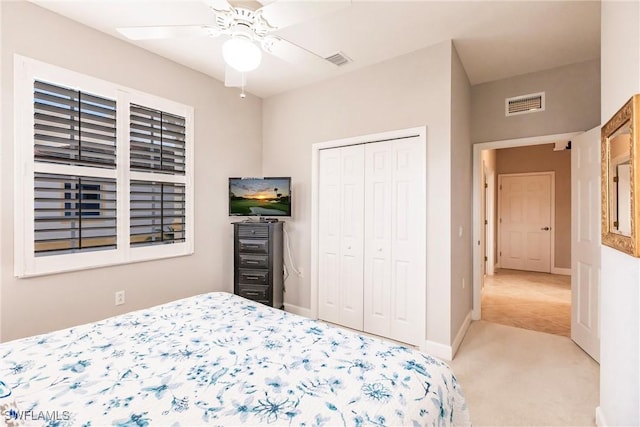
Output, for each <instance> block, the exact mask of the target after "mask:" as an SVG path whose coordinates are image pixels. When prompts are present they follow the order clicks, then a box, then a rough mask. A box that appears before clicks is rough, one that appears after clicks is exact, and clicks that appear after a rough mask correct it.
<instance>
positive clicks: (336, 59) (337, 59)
mask: <svg viewBox="0 0 640 427" xmlns="http://www.w3.org/2000/svg"><path fill="white" fill-rule="evenodd" d="M324 59H326V60H327V61H329V62H331V63H332V64H334V65H337V66H338V67H341V66H343V65H345V64H348V63H349V62H352V59H351V58H349V57H348V56H347V55H345V54H344V53H342V52H338V53H335V54H333V55H331V56H328V57H326V58H324Z"/></svg>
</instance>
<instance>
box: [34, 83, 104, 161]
mask: <svg viewBox="0 0 640 427" xmlns="http://www.w3.org/2000/svg"><path fill="white" fill-rule="evenodd" d="M33 103H34V123H35V125H34V157H35V160H36V161H40V162H49V163H59V164H67V165H86V166H94V167H103V168H111V169H114V168H115V167H116V102H115V101H114V100H111V99H107V98H103V97H100V96H96V95H91V94H89V93H85V92H81V91H77V90H73V89H69V88H66V87H63V86H57V85H53V84H50V83H46V82H42V81H35V83H34V92H33Z"/></svg>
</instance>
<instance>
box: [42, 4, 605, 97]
mask: <svg viewBox="0 0 640 427" xmlns="http://www.w3.org/2000/svg"><path fill="white" fill-rule="evenodd" d="M31 1H32V2H33V3H36V4H38V5H40V6H42V7H44V8H46V9H50V10H52V11H54V12H56V13H59V14H61V15H64V16H67V17H69V18H71V19H73V20H75V21H78V22H81V23H83V24H85V25H88V26H90V27H93V28H95V29H97V30H100V31H102V32H104V33H107V34H109V35H112V36H114V37H117V38H120V39H122V40H127V39H125V38H124V36H122V35H120V33H118V32H117V31H116V28H117V27H127V26H153V25H191V24H205V25H206V24H208V25H213V24H214V21H215V17H214V14H213V12H212V11H211V10H210V9H209V8H208V6H207V5H206V4H205V3H204V2H202V1H198V0H195V1H191V0H82V1H80V0H71V1H70V0H31ZM279 1H290V0H279ZM327 1H330V0H316V1H311V0H306V1H304V2H303V3H304V7H305V8H306V7H308V8H313V7H314V4H316V6H317V3H322V2H324V3H326V2H327ZM235 3H237V2H235ZM265 3H266V2H265ZM276 34H277V35H278V36H280V37H283V38H285V39H287V40H289V41H291V42H293V43H295V44H297V45H299V46H302V47H304V48H306V49H308V50H310V51H312V52H314V53H316V54H318V55H321V56H323V57H326V56H329V55H332V54H334V53H336V52H338V51H342V52H344V53H345V54H346V55H347V56H349V57H350V58H352V59H353V62H352V63H350V64H348V65H346V66H343V67H340V68H338V67H334V66H331V67H323V68H321V69H317V68H316V69H309V68H305V67H304V66H302V65H301V64H293V63H288V62H284V61H282V60H280V59H278V58H275V57H273V56H271V55H264V58H263V61H262V64H261V65H260V67H259V68H258V69H257V70H255V71H252V72H250V73H248V74H247V87H246V90H247V91H248V92H251V93H253V94H255V95H258V96H260V97H268V96H271V95H274V94H278V93H281V92H284V91H287V90H290V89H293V88H296V87H300V86H303V85H306V84H309V83H312V82H315V81H319V80H323V79H329V78H332V77H335V76H338V75H340V74H342V73H347V72H350V71H353V70H356V69H359V68H363V67H367V66H369V65H372V64H375V63H378V62H381V61H385V60H387V59H390V58H393V57H396V56H399V55H402V54H405V53H409V52H412V51H415V50H418V49H421V48H423V47H427V46H431V45H434V44H437V43H439V42H441V41H444V40H447V39H452V40H454V43H455V46H456V49H457V51H458V54H459V56H460V59H461V60H462V63H463V65H464V67H465V69H466V71H467V75H468V76H469V80H470V81H471V84H478V83H483V82H487V81H493V80H498V79H502V78H506V77H511V76H514V75H519V74H525V73H529V72H533V71H540V70H545V69H549V68H554V67H558V66H562V65H567V64H571V63H575V62H580V61H585V60H589V59H595V58H598V57H599V56H600V2H599V1H563V0H556V1H539V0H534V1H523V0H515V1H514V0H512V1H477V0H476V1H372V0H351V4H350V5H347V6H346V7H343V8H341V9H339V10H338V11H335V12H331V13H328V14H325V15H321V16H318V17H316V18H314V19H312V20H307V21H305V22H302V23H300V24H297V25H293V26H289V27H286V28H283V29H280V30H278V31H277V32H276ZM127 41H128V42H130V43H133V44H135V45H137V46H140V47H142V48H144V49H146V50H149V51H151V52H155V53H157V54H158V55H161V56H164V57H166V58H169V59H171V60H173V61H175V62H178V63H181V64H184V65H186V66H188V67H190V68H193V69H195V70H198V71H200V72H202V73H205V74H208V75H210V76H212V77H214V78H216V79H218V80H222V81H224V68H225V67H224V62H223V60H222V53H221V46H222V40H221V39H220V38H209V37H204V38H190V39H186V38H182V39H163V40H142V41H135V42H134V41H129V40H127Z"/></svg>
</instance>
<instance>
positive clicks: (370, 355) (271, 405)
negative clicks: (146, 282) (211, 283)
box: [0, 292, 470, 426]
mask: <svg viewBox="0 0 640 427" xmlns="http://www.w3.org/2000/svg"><path fill="white" fill-rule="evenodd" d="M0 409H1V410H2V414H1V418H0V419H2V420H3V421H5V422H6V423H7V424H9V425H11V424H12V423H13V424H14V425H22V424H25V425H56V426H64V425H74V426H101V425H116V426H147V425H170V426H195V425H221V426H228V425H296V426H322V425H326V426H343V425H344V426H367V425H371V426H387V425H388V426H392V425H468V424H470V421H469V413H468V410H467V408H466V404H465V401H464V398H463V396H462V393H461V390H460V386H459V384H458V383H457V382H456V378H455V376H454V375H453V374H452V372H451V371H450V369H449V367H448V366H447V365H446V364H445V363H443V362H441V361H439V360H437V359H435V358H433V357H430V356H428V355H426V354H423V353H420V352H418V351H416V350H413V349H411V348H407V347H404V346H401V345H394V344H391V343H388V342H385V341H382V340H379V339H375V338H369V337H364V336H361V335H358V334H355V333H352V332H350V331H345V330H343V329H341V328H337V327H333V326H330V325H327V324H324V323H322V322H319V321H315V320H312V319H307V318H304V317H300V316H297V315H293V314H290V313H286V312H284V311H281V310H276V309H273V308H270V307H267V306H264V305H261V304H258V303H255V302H252V301H249V300H246V299H244V298H241V297H238V296H236V295H232V294H228V293H224V292H214V293H208V294H203V295H198V296H194V297H190V298H186V299H181V300H177V301H173V302H170V303H168V304H164V305H159V306H156V307H152V308H149V309H145V310H140V311H135V312H131V313H127V314H124V315H120V316H116V317H113V318H109V319H106V320H103V321H100V322H96V323H90V324H86V325H82V326H78V327H73V328H69V329H65V330H61V331H57V332H53V333H49V334H44V335H38V336H34V337H29V338H24V339H20V340H15V341H11V342H7V343H4V344H1V345H0Z"/></svg>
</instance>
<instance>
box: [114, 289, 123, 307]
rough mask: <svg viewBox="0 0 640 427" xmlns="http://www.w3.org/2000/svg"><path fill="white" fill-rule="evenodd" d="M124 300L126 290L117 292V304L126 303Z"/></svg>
mask: <svg viewBox="0 0 640 427" xmlns="http://www.w3.org/2000/svg"><path fill="white" fill-rule="evenodd" d="M124 301H125V299H124V291H118V292H116V305H122V304H124Z"/></svg>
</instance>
